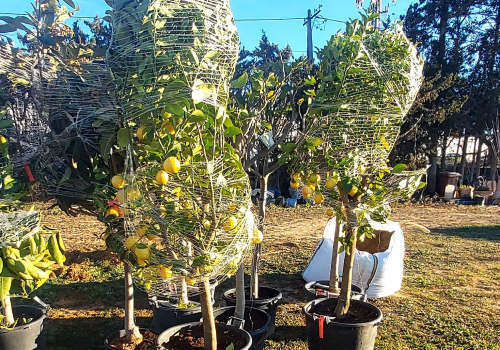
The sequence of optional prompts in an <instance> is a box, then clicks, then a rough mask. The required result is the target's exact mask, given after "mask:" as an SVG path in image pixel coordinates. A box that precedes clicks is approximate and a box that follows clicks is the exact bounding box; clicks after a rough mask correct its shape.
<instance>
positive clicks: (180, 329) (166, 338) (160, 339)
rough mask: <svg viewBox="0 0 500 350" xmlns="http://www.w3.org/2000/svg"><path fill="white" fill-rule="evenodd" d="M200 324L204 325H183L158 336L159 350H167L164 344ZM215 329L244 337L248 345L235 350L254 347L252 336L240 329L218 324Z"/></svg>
mask: <svg viewBox="0 0 500 350" xmlns="http://www.w3.org/2000/svg"><path fill="white" fill-rule="evenodd" d="M200 324H202V323H201V322H191V323H186V324H181V325H178V326H175V327H172V328H169V329H167V330H166V331H164V332H163V333H161V334H160V335H159V336H158V341H157V344H158V350H163V349H165V348H164V347H163V346H162V344H163V343H167V342H168V341H169V340H170V337H172V336H174V335H177V334H180V333H182V332H186V331H188V330H189V328H191V327H195V326H198V325H200ZM215 327H216V328H217V331H219V330H221V331H226V330H228V331H230V332H234V333H236V334H239V335H240V336H242V337H243V338H244V339H245V344H246V345H245V346H244V347H242V348H240V349H235V350H249V349H250V347H251V346H252V337H251V336H250V334H248V332H247V331H244V330H243V329H239V328H236V327H233V326H229V325H227V324H224V323H216V324H215Z"/></svg>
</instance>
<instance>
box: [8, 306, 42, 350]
mask: <svg viewBox="0 0 500 350" xmlns="http://www.w3.org/2000/svg"><path fill="white" fill-rule="evenodd" d="M12 313H13V314H14V318H15V319H16V318H18V317H25V318H32V319H33V320H32V321H31V322H30V323H28V324H25V325H22V326H18V327H14V329H12V330H7V329H0V350H33V349H36V350H43V349H45V341H44V338H43V334H42V331H43V320H44V319H45V317H47V314H46V310H44V309H41V308H39V307H36V306H27V305H19V306H13V307H12Z"/></svg>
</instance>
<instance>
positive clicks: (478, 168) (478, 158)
mask: <svg viewBox="0 0 500 350" xmlns="http://www.w3.org/2000/svg"><path fill="white" fill-rule="evenodd" d="M482 148H483V140H482V139H481V138H479V140H478V148H477V153H476V170H475V174H476V180H477V179H478V178H479V176H481V155H482V154H483V152H482V151H481V149H482Z"/></svg>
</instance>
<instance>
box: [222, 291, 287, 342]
mask: <svg viewBox="0 0 500 350" xmlns="http://www.w3.org/2000/svg"><path fill="white" fill-rule="evenodd" d="M235 293H236V290H235V289H234V288H233V289H229V290H227V291H225V292H224V294H223V295H222V298H223V299H224V300H225V302H226V305H227V306H236V298H235V296H234V295H235ZM245 295H246V296H247V298H246V301H245V306H247V307H254V308H257V309H260V310H264V311H265V312H267V313H268V314H269V316H271V322H270V323H269V329H268V330H267V334H266V338H269V337H271V336H272V335H273V334H274V330H275V328H276V326H275V322H276V309H277V308H278V304H279V302H280V300H281V299H282V298H283V295H282V294H281V292H280V291H279V290H277V289H274V288H269V287H259V299H250V298H249V297H248V296H249V295H250V287H245Z"/></svg>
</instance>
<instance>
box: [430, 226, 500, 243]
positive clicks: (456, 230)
mask: <svg viewBox="0 0 500 350" xmlns="http://www.w3.org/2000/svg"><path fill="white" fill-rule="evenodd" d="M432 233H435V234H440V235H446V236H456V237H461V238H471V239H485V240H490V241H500V225H484V226H479V225H471V226H461V227H446V228H434V229H432Z"/></svg>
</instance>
